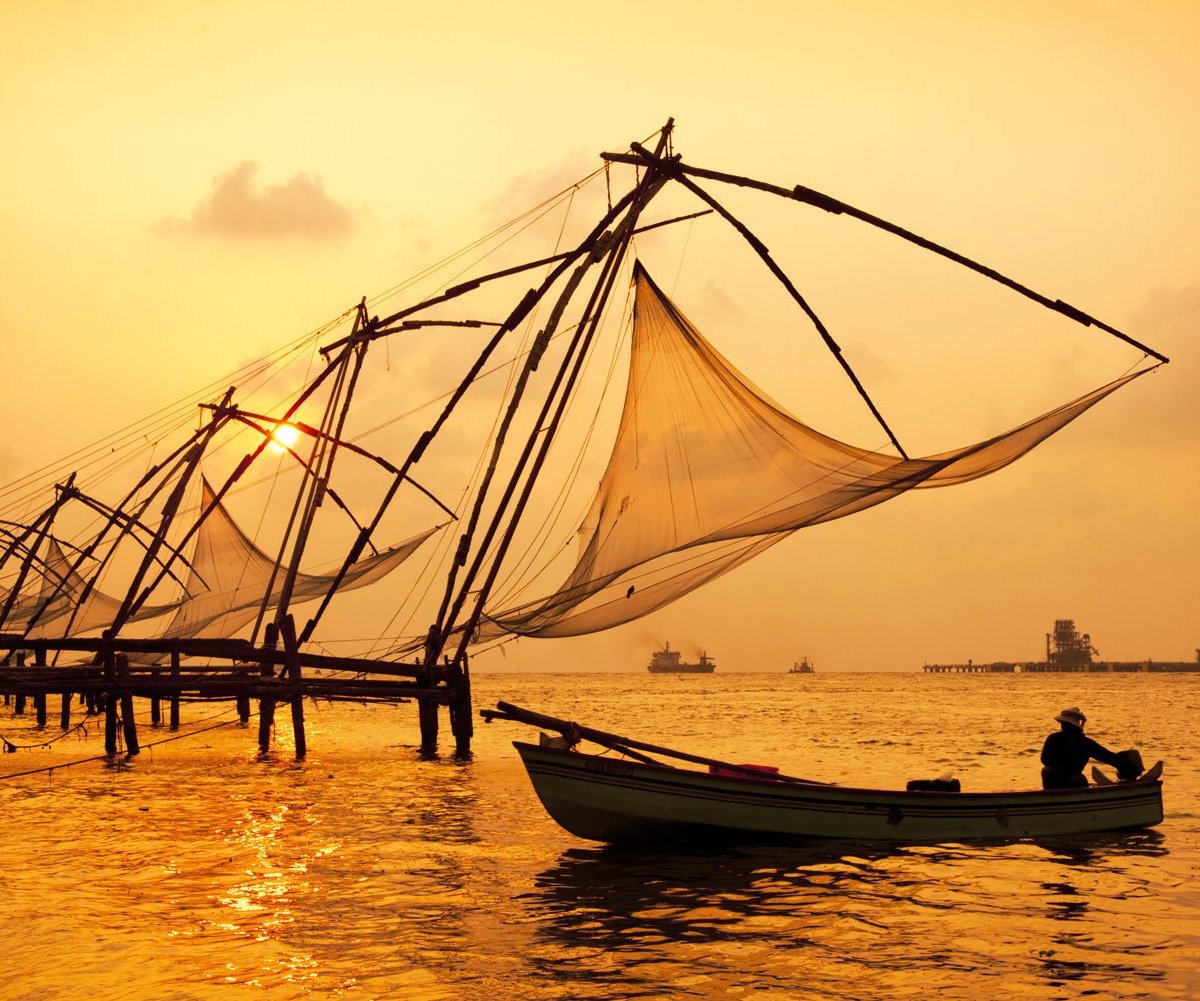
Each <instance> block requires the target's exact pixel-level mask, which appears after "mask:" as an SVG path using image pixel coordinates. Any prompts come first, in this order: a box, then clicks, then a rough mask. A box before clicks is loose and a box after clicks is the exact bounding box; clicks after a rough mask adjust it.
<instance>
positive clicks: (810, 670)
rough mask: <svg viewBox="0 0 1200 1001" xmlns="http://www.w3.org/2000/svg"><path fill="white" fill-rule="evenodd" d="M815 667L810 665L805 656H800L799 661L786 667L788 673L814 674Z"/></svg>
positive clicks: (815, 671)
mask: <svg viewBox="0 0 1200 1001" xmlns="http://www.w3.org/2000/svg"><path fill="white" fill-rule="evenodd" d="M816 673H817V669H816V668H815V667H813V666H812V664H811V663H810V661H809V659H808V658H807V657H801V658H800V663H798V664H793V665H792V666H791V667H790V668H788V674H816Z"/></svg>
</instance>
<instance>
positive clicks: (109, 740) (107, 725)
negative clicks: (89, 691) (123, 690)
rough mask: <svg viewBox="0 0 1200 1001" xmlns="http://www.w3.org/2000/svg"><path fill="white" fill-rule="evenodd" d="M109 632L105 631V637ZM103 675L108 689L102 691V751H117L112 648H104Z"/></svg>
mask: <svg viewBox="0 0 1200 1001" xmlns="http://www.w3.org/2000/svg"><path fill="white" fill-rule="evenodd" d="M110 635H111V634H109V633H107V632H106V633H105V637H109V636H110ZM101 656H102V657H103V658H104V677H105V680H107V681H108V690H107V691H106V692H105V693H104V753H105V754H109V755H112V754H116V753H117V655H116V654H115V653H113V651H112V648H111V647H110V648H109V649H107V650H105V651H104V652H103V653H102V655H101Z"/></svg>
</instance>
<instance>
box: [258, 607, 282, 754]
mask: <svg viewBox="0 0 1200 1001" xmlns="http://www.w3.org/2000/svg"><path fill="white" fill-rule="evenodd" d="M278 638H279V627H278V626H276V625H275V623H274V622H268V623H267V627H266V629H265V630H264V632H263V646H264V647H266V648H267V649H274V647H275V644H276V641H277V640H278ZM259 674H260V676H261V677H262V680H263V681H264V682H267V681H270V679H271V678H273V677H274V676H275V668H274V666H273V665H272V663H271V662H270V661H269V660H267V659H265V658H264V659H263V662H262V668H261V669H260V671H259ZM274 726H275V700H274V699H273V698H271V696H269V695H263V696H261V697H260V698H259V700H258V753H259V754H263V755H266V754H270V753H271V729H272V728H273V727H274Z"/></svg>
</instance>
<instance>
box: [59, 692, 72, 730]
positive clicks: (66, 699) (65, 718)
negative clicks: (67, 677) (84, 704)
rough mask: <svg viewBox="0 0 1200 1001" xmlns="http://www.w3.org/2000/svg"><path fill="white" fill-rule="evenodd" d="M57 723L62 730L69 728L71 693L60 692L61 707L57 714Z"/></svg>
mask: <svg viewBox="0 0 1200 1001" xmlns="http://www.w3.org/2000/svg"><path fill="white" fill-rule="evenodd" d="M58 725H59V727H60V728H61V729H63V730H69V729H71V693H70V692H63V693H62V709H61V711H60V712H59V716H58Z"/></svg>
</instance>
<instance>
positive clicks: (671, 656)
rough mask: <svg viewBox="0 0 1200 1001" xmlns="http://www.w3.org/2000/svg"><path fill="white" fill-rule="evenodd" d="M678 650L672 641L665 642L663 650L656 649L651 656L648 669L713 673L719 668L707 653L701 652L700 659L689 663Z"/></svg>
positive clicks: (662, 671)
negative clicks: (672, 645)
mask: <svg viewBox="0 0 1200 1001" xmlns="http://www.w3.org/2000/svg"><path fill="white" fill-rule="evenodd" d="M681 656H682V655H681V654H680V652H679V651H678V650H672V649H671V644H670V643H664V644H663V648H662V649H661V650H655V651H654V653H653V654H651V656H650V663H649V664H647V665H646V670H647V671H649V672H650V673H651V674H712V673H713V671H715V670H716V669H717V662H716V661H715V660H713V659H712V658H711V657H710V656H709V655H708V654H707V653H702V654H700V660H699V661H698V662H696V663H694V664H689V663H687V662H686V661H684V660H682V659H681Z"/></svg>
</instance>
